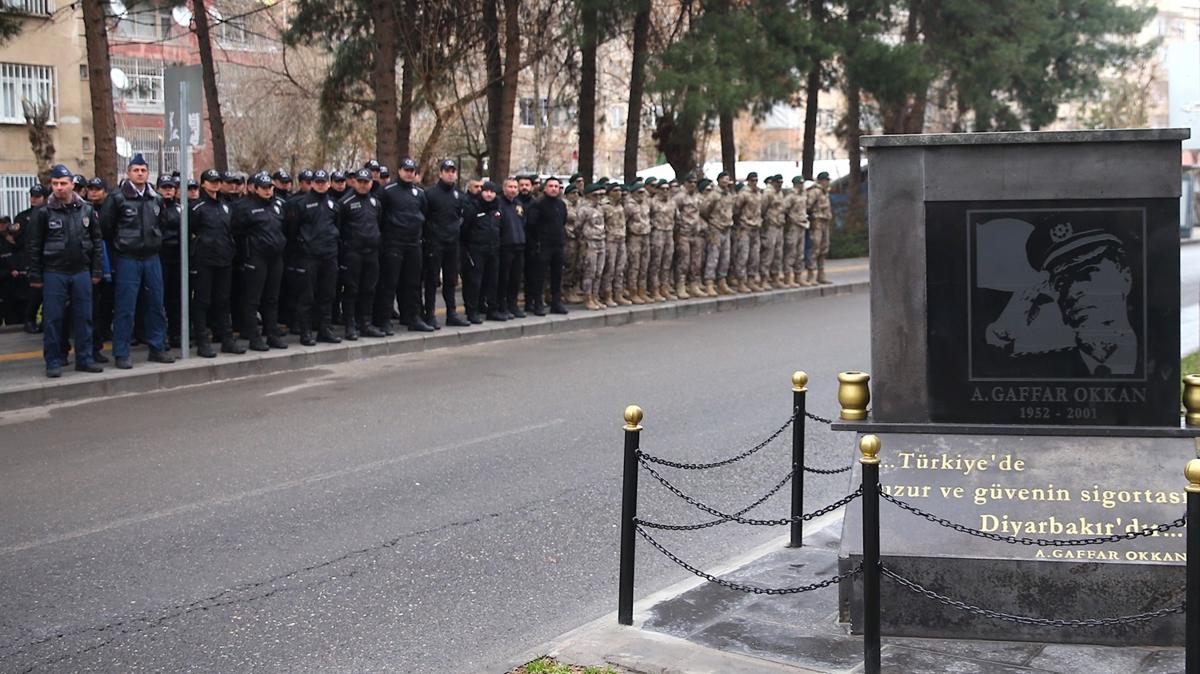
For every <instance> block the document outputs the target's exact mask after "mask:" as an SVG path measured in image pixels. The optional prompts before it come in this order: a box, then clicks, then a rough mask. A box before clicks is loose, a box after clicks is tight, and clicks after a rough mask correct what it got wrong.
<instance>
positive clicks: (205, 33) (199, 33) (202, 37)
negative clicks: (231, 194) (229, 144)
mask: <svg viewBox="0 0 1200 674" xmlns="http://www.w3.org/2000/svg"><path fill="white" fill-rule="evenodd" d="M192 9H193V11H192V21H193V22H194V23H195V26H196V47H197V50H198V51H199V52H200V71H201V78H202V79H203V80H204V102H205V105H207V106H208V128H209V131H210V132H211V142H212V148H213V163H215V164H216V167H217V170H218V171H228V170H229V159H228V156H227V154H226V148H225V120H224V118H223V117H222V116H221V96H220V93H219V92H218V91H217V68H216V64H215V63H213V50H212V34H211V33H210V32H209V25H208V8H207V7H206V6H205V0H192Z"/></svg>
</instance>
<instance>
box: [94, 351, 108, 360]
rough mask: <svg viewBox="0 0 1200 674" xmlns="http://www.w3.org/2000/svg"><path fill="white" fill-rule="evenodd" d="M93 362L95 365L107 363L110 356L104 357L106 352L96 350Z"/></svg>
mask: <svg viewBox="0 0 1200 674" xmlns="http://www.w3.org/2000/svg"><path fill="white" fill-rule="evenodd" d="M92 362H93V363H107V362H108V356H106V355H104V352H103V351H101V350H100V349H96V350H95V351H93V352H92Z"/></svg>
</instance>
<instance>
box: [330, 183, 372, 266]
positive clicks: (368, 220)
mask: <svg viewBox="0 0 1200 674" xmlns="http://www.w3.org/2000/svg"><path fill="white" fill-rule="evenodd" d="M379 216H380V204H379V200H378V199H376V198H375V197H374V196H372V195H371V193H370V192H368V193H366V194H359V193H358V192H355V191H354V190H350V191H348V192H347V193H346V196H344V197H342V200H341V201H340V202H338V219H337V223H338V231H340V232H341V235H342V251H343V252H345V251H353V252H355V253H372V252H374V251H376V250H379V241H380V234H379V219H380V218H379Z"/></svg>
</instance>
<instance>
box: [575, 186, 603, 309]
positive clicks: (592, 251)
mask: <svg viewBox="0 0 1200 674" xmlns="http://www.w3.org/2000/svg"><path fill="white" fill-rule="evenodd" d="M603 194H604V186H603V185H601V184H599V183H592V184H591V185H588V186H587V187H586V188H585V189H584V199H583V201H581V202H580V203H579V207H578V208H576V209H575V220H576V221H577V222H578V223H579V237H580V241H581V243H582V245H581V248H583V250H584V256H583V276H582V278H581V279H580V282H579V283H580V286H581V288H582V290H583V295H584V299H585V301H586V302H587V308H588V309H592V310H593V311H594V310H597V309H600V308H601V305H600V304H599V303H598V302H597V301H596V290H597V289H598V288H599V287H600V274H601V272H602V271H603V270H604V257H605V250H606V249H605V245H604V234H605V232H604V213H603V212H602V211H601V210H600V199H601V197H602V196H603Z"/></svg>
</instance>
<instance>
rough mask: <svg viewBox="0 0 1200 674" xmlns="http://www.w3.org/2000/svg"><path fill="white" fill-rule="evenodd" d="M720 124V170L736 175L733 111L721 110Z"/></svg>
mask: <svg viewBox="0 0 1200 674" xmlns="http://www.w3.org/2000/svg"><path fill="white" fill-rule="evenodd" d="M720 125H721V170H722V171H725V172H726V173H728V174H729V175H731V176H737V144H736V143H735V142H734V137H733V112H731V111H729V110H722V111H721V116H720Z"/></svg>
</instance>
